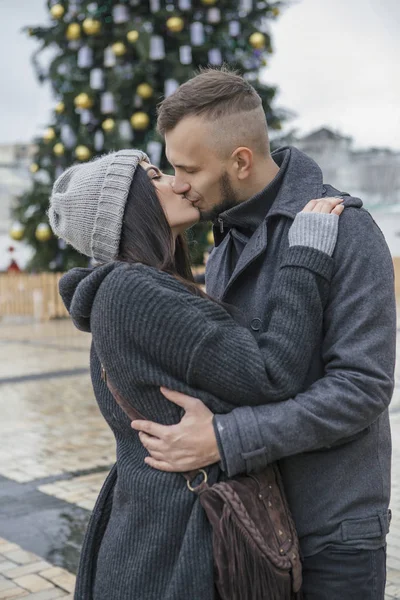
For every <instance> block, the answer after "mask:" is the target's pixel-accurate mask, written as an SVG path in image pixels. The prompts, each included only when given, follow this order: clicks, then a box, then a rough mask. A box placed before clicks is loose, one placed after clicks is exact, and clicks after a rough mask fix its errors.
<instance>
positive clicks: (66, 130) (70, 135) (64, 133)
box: [60, 125, 76, 149]
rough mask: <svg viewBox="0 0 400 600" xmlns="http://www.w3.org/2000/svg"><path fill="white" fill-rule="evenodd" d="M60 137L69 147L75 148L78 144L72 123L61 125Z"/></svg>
mask: <svg viewBox="0 0 400 600" xmlns="http://www.w3.org/2000/svg"><path fill="white" fill-rule="evenodd" d="M60 138H61V141H62V143H63V144H64V146H65V147H66V148H68V149H70V148H74V146H75V145H76V135H75V133H74V131H73V129H72V128H71V126H70V125H61V133H60Z"/></svg>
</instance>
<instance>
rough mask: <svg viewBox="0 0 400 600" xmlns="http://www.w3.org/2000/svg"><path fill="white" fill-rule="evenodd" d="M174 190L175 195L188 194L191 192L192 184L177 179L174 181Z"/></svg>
mask: <svg viewBox="0 0 400 600" xmlns="http://www.w3.org/2000/svg"><path fill="white" fill-rule="evenodd" d="M172 189H173V190H174V192H175V194H187V192H188V191H189V190H190V183H186V182H184V181H180V180H179V179H178V178H177V177H174V178H173V179H172Z"/></svg>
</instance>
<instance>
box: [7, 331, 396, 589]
mask: <svg viewBox="0 0 400 600" xmlns="http://www.w3.org/2000/svg"><path fill="white" fill-rule="evenodd" d="M89 346H90V336H89V335H87V334H83V333H80V332H78V331H76V330H75V328H74V327H73V326H72V324H71V322H70V321H68V320H60V321H55V322H51V323H47V324H30V323H28V322H25V323H17V322H14V323H8V324H7V323H4V322H0V414H1V420H0V439H1V441H2V444H1V446H0V480H1V481H0V536H2V538H0V600H1V599H7V598H10V599H11V598H27V599H30V600H53V598H72V597H73V596H72V595H71V594H72V591H73V587H74V579H75V578H74V575H73V574H72V572H69V571H74V570H75V569H76V564H77V557H78V554H79V547H80V544H81V542H82V536H83V533H84V530H85V527H86V524H87V521H88V518H89V515H90V511H91V510H92V508H93V506H94V502H95V499H96V497H97V495H98V492H99V490H100V487H101V485H102V483H103V481H104V479H105V477H106V475H107V472H108V470H109V468H110V466H111V465H112V463H113V462H114V457H115V444H114V438H113V436H112V434H111V432H110V430H109V429H108V427H107V425H106V424H105V422H104V420H103V418H102V416H101V414H100V412H99V410H98V408H97V405H96V403H95V401H94V397H93V392H92V389H91V384H90V378H89V371H88V355H89ZM392 433H393V478H392V502H391V508H392V512H393V520H392V525H391V531H390V534H389V537H388V561H387V565H388V584H387V589H386V593H387V596H386V597H387V599H389V598H390V599H393V598H398V599H400V516H399V515H400V369H399V373H398V382H397V388H396V393H395V396H394V399H393V402H392Z"/></svg>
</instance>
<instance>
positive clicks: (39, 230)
mask: <svg viewBox="0 0 400 600" xmlns="http://www.w3.org/2000/svg"><path fill="white" fill-rule="evenodd" d="M51 236H52V233H51V229H50V227H49V226H48V225H47V223H39V225H38V226H37V227H36V230H35V237H36V239H37V240H39V242H48V241H49V239H50V238H51Z"/></svg>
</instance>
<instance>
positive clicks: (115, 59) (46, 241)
mask: <svg viewBox="0 0 400 600" xmlns="http://www.w3.org/2000/svg"><path fill="white" fill-rule="evenodd" d="M280 4H281V3H279V2H270V1H262V0H239V1H230V0H148V1H144V0H125V1H124V0H101V1H98V2H93V1H90V0H60V1H59V2H54V1H53V2H52V1H49V2H48V8H49V24H47V25H45V26H37V27H30V28H29V29H28V30H27V31H28V33H29V35H31V36H33V37H34V38H36V39H37V40H38V41H39V42H40V44H41V46H40V49H39V52H40V51H41V50H43V49H45V48H50V49H51V52H52V59H51V60H50V61H49V65H48V66H47V67H46V68H44V67H43V66H42V65H40V63H39V62H38V53H36V55H35V60H34V64H35V67H36V72H37V75H38V78H39V80H40V81H48V82H49V83H50V86H51V90H52V93H53V95H54V98H55V105H54V112H53V115H52V118H51V122H50V123H49V126H48V129H47V130H46V131H45V132H44V135H43V137H42V138H41V139H37V140H35V142H36V144H37V153H36V156H35V159H34V162H33V163H32V164H31V167H30V168H31V173H32V180H33V181H32V188H31V189H30V190H29V191H28V192H27V193H26V194H24V195H23V196H22V197H21V198H20V199H19V203H18V205H17V206H16V208H15V210H14V217H15V219H16V224H15V226H14V228H13V230H12V231H11V232H10V233H11V236H12V237H13V238H14V239H21V238H22V237H23V238H24V239H25V240H26V241H27V242H28V243H29V244H31V245H32V246H33V247H34V249H35V255H34V258H33V259H32V261H31V264H30V268H31V269H35V270H67V269H69V268H71V267H72V266H76V265H86V264H87V259H86V258H85V257H82V256H81V255H79V254H78V253H77V252H75V251H74V250H73V249H72V248H71V247H69V246H66V244H64V243H63V242H62V241H59V240H57V239H56V238H55V237H54V236H53V235H52V233H51V230H50V228H49V225H48V221H47V217H46V210H47V207H48V199H49V195H50V191H51V186H52V183H53V182H54V180H55V178H56V177H58V176H59V175H60V174H61V173H62V172H63V170H64V169H66V168H67V167H68V166H70V165H71V164H74V163H76V162H79V161H87V160H90V159H92V158H93V157H94V156H96V155H102V154H104V153H107V152H110V151H114V150H119V149H121V148H128V147H136V148H141V149H143V150H144V151H146V152H147V153H148V155H149V156H150V159H151V160H152V162H153V163H155V164H157V165H159V166H161V168H163V169H168V164H167V163H166V159H165V157H164V152H163V151H164V146H163V140H162V139H160V138H159V136H158V134H157V132H156V107H157V104H158V103H159V102H160V101H161V100H162V99H163V98H164V97H165V96H168V95H169V94H171V93H172V92H173V91H175V89H176V88H177V87H178V86H179V85H180V84H181V83H183V82H184V81H186V80H187V79H189V78H190V77H193V75H194V74H195V71H196V69H198V67H200V66H215V67H218V66H220V65H222V64H223V63H225V64H227V65H229V67H231V68H234V69H237V70H238V71H239V72H240V73H241V74H243V75H244V76H245V77H246V78H247V79H248V80H249V81H250V82H251V83H252V85H253V86H254V87H255V88H256V90H257V91H258V93H259V94H260V96H261V98H262V100H263V105H264V108H265V112H266V116H267V120H268V123H269V127H270V128H272V129H280V121H281V118H282V114H279V113H277V112H276V111H274V110H273V108H272V106H271V103H272V101H273V98H274V95H275V92H276V90H275V88H273V87H269V86H267V85H264V84H262V83H261V82H260V78H259V75H260V70H261V69H262V68H263V67H265V66H266V64H267V58H268V53H271V52H272V46H271V38H270V34H269V23H270V21H271V20H273V19H276V18H277V17H278V15H279V10H280ZM208 232H209V227H208V226H206V225H204V224H203V225H199V226H197V228H194V229H193V230H192V238H193V239H194V240H195V241H196V242H195V243H193V244H192V249H193V259H194V263H196V262H197V263H198V262H201V261H202V256H203V252H204V249H205V247H207V245H208V244H209V243H210V239H209V237H208V235H207V234H208Z"/></svg>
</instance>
